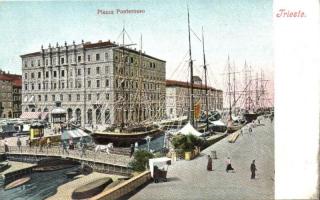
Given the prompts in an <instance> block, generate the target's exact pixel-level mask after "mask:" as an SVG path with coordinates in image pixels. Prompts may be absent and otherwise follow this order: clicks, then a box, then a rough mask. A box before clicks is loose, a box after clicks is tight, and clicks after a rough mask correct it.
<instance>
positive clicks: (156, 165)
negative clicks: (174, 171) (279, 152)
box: [149, 157, 171, 183]
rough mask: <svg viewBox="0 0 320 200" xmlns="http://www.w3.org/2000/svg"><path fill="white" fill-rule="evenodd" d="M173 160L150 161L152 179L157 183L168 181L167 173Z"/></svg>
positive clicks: (157, 159) (156, 159)
mask: <svg viewBox="0 0 320 200" xmlns="http://www.w3.org/2000/svg"><path fill="white" fill-rule="evenodd" d="M169 165H171V159H170V158H167V157H162V158H153V159H149V166H150V171H151V177H152V178H153V180H154V182H155V183H158V182H159V181H163V182H166V181H167V172H168V168H169Z"/></svg>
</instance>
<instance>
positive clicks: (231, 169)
mask: <svg viewBox="0 0 320 200" xmlns="http://www.w3.org/2000/svg"><path fill="white" fill-rule="evenodd" d="M226 164H227V168H226V172H227V173H228V172H229V171H232V172H234V169H233V167H232V165H231V159H230V157H228V158H227V161H226Z"/></svg>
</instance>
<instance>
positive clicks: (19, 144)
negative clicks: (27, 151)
mask: <svg viewBox="0 0 320 200" xmlns="http://www.w3.org/2000/svg"><path fill="white" fill-rule="evenodd" d="M17 146H18V149H19V151H20V152H21V140H20V137H18V140H17Z"/></svg>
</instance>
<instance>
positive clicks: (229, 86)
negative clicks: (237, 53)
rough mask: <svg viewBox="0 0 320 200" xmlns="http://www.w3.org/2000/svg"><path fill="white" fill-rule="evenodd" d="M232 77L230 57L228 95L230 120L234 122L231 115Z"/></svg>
mask: <svg viewBox="0 0 320 200" xmlns="http://www.w3.org/2000/svg"><path fill="white" fill-rule="evenodd" d="M230 75H231V71H230V58H229V55H228V90H229V91H228V93H229V119H230V120H232V117H231V114H232V111H231V82H230Z"/></svg>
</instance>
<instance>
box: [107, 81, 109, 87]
mask: <svg viewBox="0 0 320 200" xmlns="http://www.w3.org/2000/svg"><path fill="white" fill-rule="evenodd" d="M106 87H109V79H106Z"/></svg>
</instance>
